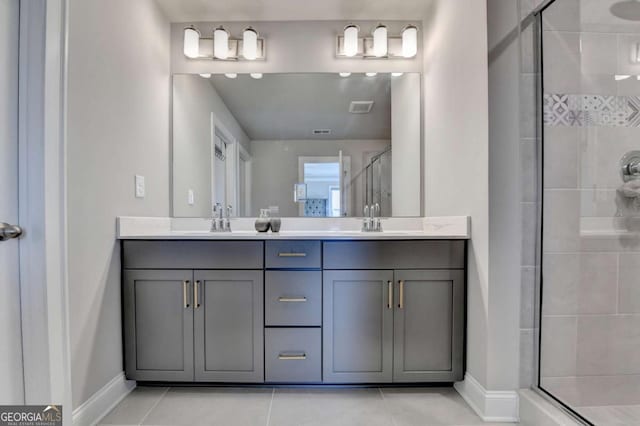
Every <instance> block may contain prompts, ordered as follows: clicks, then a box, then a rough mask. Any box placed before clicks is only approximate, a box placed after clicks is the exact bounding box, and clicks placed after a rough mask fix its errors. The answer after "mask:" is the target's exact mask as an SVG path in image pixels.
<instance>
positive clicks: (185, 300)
mask: <svg viewBox="0 0 640 426" xmlns="http://www.w3.org/2000/svg"><path fill="white" fill-rule="evenodd" d="M188 287H189V280H184V281H182V306H184V308H185V309H187V308H188V307H189V298H188V296H187V293H188V290H187V288H188Z"/></svg>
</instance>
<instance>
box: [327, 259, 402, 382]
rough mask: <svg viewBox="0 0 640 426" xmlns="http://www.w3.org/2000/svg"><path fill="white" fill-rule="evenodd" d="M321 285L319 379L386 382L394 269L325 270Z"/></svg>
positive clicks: (390, 349) (389, 371)
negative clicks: (321, 373) (321, 309)
mask: <svg viewBox="0 0 640 426" xmlns="http://www.w3.org/2000/svg"><path fill="white" fill-rule="evenodd" d="M322 287H323V349H322V350H323V381H324V382H326V383H384V382H390V381H391V378H392V358H391V357H392V355H393V336H392V333H393V300H392V299H393V292H392V288H393V271H324V277H323V286H322ZM390 290H391V291H390Z"/></svg>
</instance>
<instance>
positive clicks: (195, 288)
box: [193, 281, 200, 309]
mask: <svg viewBox="0 0 640 426" xmlns="http://www.w3.org/2000/svg"><path fill="white" fill-rule="evenodd" d="M199 292H200V281H196V282H195V283H194V286H193V306H194V308H196V309H198V308H199V307H200V295H199Z"/></svg>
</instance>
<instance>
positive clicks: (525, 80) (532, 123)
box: [520, 74, 538, 138]
mask: <svg viewBox="0 0 640 426" xmlns="http://www.w3.org/2000/svg"><path fill="white" fill-rule="evenodd" d="M520 84H521V88H520V92H521V97H520V136H521V137H523V138H535V137H536V136H537V131H536V130H537V114H536V102H535V99H536V98H535V96H536V87H537V84H538V83H537V76H536V75H535V74H522V75H521V76H520Z"/></svg>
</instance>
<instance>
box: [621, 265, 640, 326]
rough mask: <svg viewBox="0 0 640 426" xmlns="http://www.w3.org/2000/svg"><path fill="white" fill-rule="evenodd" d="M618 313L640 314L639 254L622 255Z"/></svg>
mask: <svg viewBox="0 0 640 426" xmlns="http://www.w3.org/2000/svg"><path fill="white" fill-rule="evenodd" d="M619 268H620V269H619V275H618V280H619V281H618V285H619V292H620V294H619V308H618V309H619V311H620V313H633V314H640V254H638V253H628V254H627V253H622V254H620V264H619Z"/></svg>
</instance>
